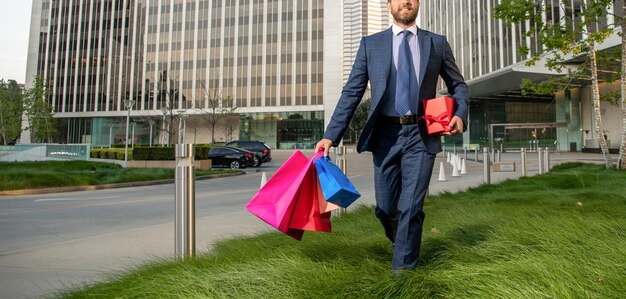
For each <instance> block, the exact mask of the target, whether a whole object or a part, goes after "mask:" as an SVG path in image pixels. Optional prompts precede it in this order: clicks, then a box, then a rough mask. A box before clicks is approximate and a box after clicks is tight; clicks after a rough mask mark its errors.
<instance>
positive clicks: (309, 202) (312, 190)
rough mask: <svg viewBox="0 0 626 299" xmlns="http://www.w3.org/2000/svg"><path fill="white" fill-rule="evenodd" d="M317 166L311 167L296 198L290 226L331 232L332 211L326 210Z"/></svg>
mask: <svg viewBox="0 0 626 299" xmlns="http://www.w3.org/2000/svg"><path fill="white" fill-rule="evenodd" d="M320 189H321V188H320V184H319V181H318V180H317V174H316V170H315V167H314V166H313V167H309V170H308V171H307V175H305V177H304V180H303V182H302V185H301V187H300V191H299V192H298V195H297V199H296V206H295V207H294V210H293V215H292V217H291V220H290V221H289V228H292V229H303V230H310V231H320V232H331V231H332V228H331V225H330V212H328V211H324V209H323V207H322V202H325V200H324V197H323V195H322V194H321V193H320Z"/></svg>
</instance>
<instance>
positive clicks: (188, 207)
mask: <svg viewBox="0 0 626 299" xmlns="http://www.w3.org/2000/svg"><path fill="white" fill-rule="evenodd" d="M193 160H194V145H193V144H177V145H176V179H175V181H176V191H175V192H176V194H175V215H174V218H175V219H174V226H175V227H174V240H175V242H176V244H175V250H174V254H175V256H176V257H177V258H189V257H193V256H195V254H196V175H195V173H194V167H193Z"/></svg>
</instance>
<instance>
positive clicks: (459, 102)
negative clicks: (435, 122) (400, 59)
mask: <svg viewBox="0 0 626 299" xmlns="http://www.w3.org/2000/svg"><path fill="white" fill-rule="evenodd" d="M443 43H444V45H443V48H444V51H443V60H442V65H441V73H440V75H441V78H443V80H444V82H446V87H447V88H448V93H449V94H450V95H451V96H452V98H454V100H455V101H456V107H455V108H456V109H455V110H456V111H455V113H454V115H455V116H458V117H459V118H461V120H463V129H464V130H467V117H468V105H469V94H468V89H467V84H466V83H465V79H463V75H462V74H461V72H460V71H459V68H458V67H457V65H456V62H455V60H454V55H453V54H452V49H451V48H450V44H449V43H448V40H447V39H445V38H444V40H443Z"/></svg>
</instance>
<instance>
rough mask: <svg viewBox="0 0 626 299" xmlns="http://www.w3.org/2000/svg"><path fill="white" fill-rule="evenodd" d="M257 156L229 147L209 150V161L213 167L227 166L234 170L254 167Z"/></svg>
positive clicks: (216, 147)
mask: <svg viewBox="0 0 626 299" xmlns="http://www.w3.org/2000/svg"><path fill="white" fill-rule="evenodd" d="M254 156H255V154H254V153H253V152H251V151H247V150H244V149H240V148H234V147H229V146H213V147H211V149H210V150H209V157H208V158H209V159H211V163H212V164H213V166H225V167H230V168H232V169H239V168H246V167H248V166H253V165H254Z"/></svg>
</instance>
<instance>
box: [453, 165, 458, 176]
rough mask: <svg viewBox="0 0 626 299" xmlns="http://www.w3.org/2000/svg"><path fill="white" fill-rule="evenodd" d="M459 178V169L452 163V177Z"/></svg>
mask: <svg viewBox="0 0 626 299" xmlns="http://www.w3.org/2000/svg"><path fill="white" fill-rule="evenodd" d="M457 176H459V168H458V167H457V166H456V163H452V177H457Z"/></svg>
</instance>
